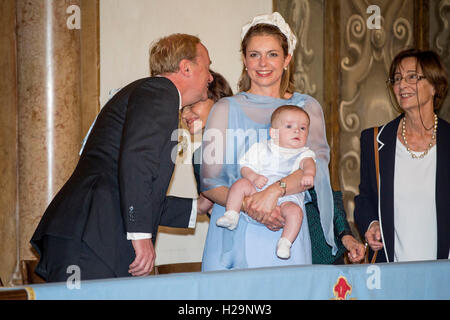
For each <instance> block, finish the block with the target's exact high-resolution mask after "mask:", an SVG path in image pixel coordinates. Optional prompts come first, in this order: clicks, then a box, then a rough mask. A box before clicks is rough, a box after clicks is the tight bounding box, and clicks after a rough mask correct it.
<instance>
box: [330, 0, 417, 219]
mask: <svg viewBox="0 0 450 320" xmlns="http://www.w3.org/2000/svg"><path fill="white" fill-rule="evenodd" d="M373 2H375V4H377V5H378V6H379V7H380V8H381V27H380V28H379V29H369V28H368V26H367V23H366V21H367V19H368V18H369V15H370V14H367V13H366V10H367V7H368V6H369V5H370V4H372V3H370V4H369V3H368V2H366V1H360V0H352V1H349V2H348V4H347V5H344V6H342V7H341V10H342V11H341V15H343V17H344V19H345V16H348V17H349V18H348V19H347V20H346V23H345V24H343V21H345V20H341V24H342V27H343V34H342V35H341V36H342V38H343V39H342V44H343V45H342V47H341V56H342V59H341V63H340V68H341V75H342V81H341V101H340V103H339V118H338V119H339V125H340V128H341V131H340V141H341V150H340V151H341V153H340V154H341V159H340V162H339V164H340V165H339V178H340V182H341V189H342V191H343V192H344V204H345V207H346V211H347V215H348V218H349V220H350V221H352V220H353V208H354V201H353V199H354V197H355V196H356V195H357V194H358V193H359V190H358V185H359V162H360V156H359V148H360V146H359V137H360V133H361V131H362V130H363V129H365V128H368V127H372V126H375V125H380V124H382V123H385V122H388V121H389V120H391V119H392V118H393V117H394V116H395V114H394V111H393V109H392V107H391V102H390V98H389V94H388V91H387V90H386V87H385V85H384V82H385V80H386V78H387V74H388V70H389V66H390V63H391V61H392V59H393V57H394V56H395V54H396V53H398V52H399V51H400V50H401V49H403V48H405V47H409V46H412V45H413V40H414V30H413V21H412V20H413V15H411V16H410V17H407V16H405V15H404V14H405V13H407V12H408V11H407V10H406V7H407V5H408V1H407V0H403V1H398V0H397V1H391V2H389V3H388V4H385V3H384V2H382V1H378V2H377V1H373Z"/></svg>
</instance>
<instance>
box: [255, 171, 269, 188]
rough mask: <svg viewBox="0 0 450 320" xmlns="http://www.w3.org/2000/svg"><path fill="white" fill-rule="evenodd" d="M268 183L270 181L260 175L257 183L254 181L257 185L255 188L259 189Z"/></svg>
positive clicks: (256, 179) (256, 180)
mask: <svg viewBox="0 0 450 320" xmlns="http://www.w3.org/2000/svg"><path fill="white" fill-rule="evenodd" d="M267 181H268V179H267V178H266V177H265V176H263V175H260V174H259V175H258V176H257V177H256V178H255V181H253V183H254V184H255V186H256V187H257V188H258V189H261V188H262V187H264V186H265V185H266V183H267Z"/></svg>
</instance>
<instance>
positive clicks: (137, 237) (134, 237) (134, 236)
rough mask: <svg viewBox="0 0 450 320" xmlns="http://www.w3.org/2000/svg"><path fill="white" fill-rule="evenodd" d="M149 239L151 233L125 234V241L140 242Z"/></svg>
mask: <svg viewBox="0 0 450 320" xmlns="http://www.w3.org/2000/svg"><path fill="white" fill-rule="evenodd" d="M151 238H152V234H151V233H142V232H127V240H142V239H151Z"/></svg>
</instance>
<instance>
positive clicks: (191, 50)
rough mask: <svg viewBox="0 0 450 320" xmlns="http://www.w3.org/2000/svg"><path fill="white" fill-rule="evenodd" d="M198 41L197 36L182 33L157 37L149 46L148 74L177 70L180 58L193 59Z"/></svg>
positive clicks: (153, 74) (160, 73) (195, 55)
mask: <svg viewBox="0 0 450 320" xmlns="http://www.w3.org/2000/svg"><path fill="white" fill-rule="evenodd" d="M199 43H200V39H199V38H198V37H196V36H192V35H190V34H183V33H175V34H172V35H169V36H167V37H163V38H161V39H159V40H158V41H157V42H156V43H154V44H153V45H152V46H151V48H150V74H151V75H152V76H156V75H162V74H165V73H173V72H177V71H178V69H179V65H180V62H181V60H183V59H187V60H190V61H194V60H195V58H196V57H197V44H199Z"/></svg>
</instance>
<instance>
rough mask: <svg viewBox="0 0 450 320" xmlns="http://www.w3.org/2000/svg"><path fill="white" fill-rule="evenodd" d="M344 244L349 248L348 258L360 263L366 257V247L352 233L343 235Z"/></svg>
mask: <svg viewBox="0 0 450 320" xmlns="http://www.w3.org/2000/svg"><path fill="white" fill-rule="evenodd" d="M342 244H343V245H344V247H345V249H347V250H348V258H349V259H350V261H351V262H352V263H358V262H360V261H361V260H362V259H364V254H365V251H366V248H365V247H364V245H363V244H362V243H361V242H359V241H358V240H356V239H355V238H354V237H353V236H351V235H345V236H343V237H342Z"/></svg>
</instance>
